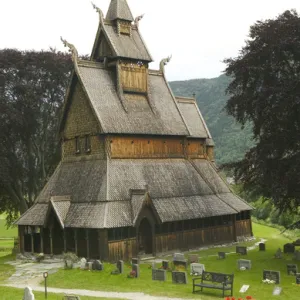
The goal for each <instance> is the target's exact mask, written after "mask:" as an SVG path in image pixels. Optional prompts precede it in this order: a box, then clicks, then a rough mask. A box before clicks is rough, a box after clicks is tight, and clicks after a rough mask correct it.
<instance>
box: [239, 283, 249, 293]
mask: <svg viewBox="0 0 300 300" xmlns="http://www.w3.org/2000/svg"><path fill="white" fill-rule="evenodd" d="M249 286H250V285H246V284H243V286H242V287H241V289H240V293H246V292H247V290H248V289H249Z"/></svg>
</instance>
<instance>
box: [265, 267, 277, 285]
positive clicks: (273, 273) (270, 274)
mask: <svg viewBox="0 0 300 300" xmlns="http://www.w3.org/2000/svg"><path fill="white" fill-rule="evenodd" d="M263 279H264V280H265V279H269V280H273V281H275V283H276V284H280V272H279V271H270V270H263Z"/></svg>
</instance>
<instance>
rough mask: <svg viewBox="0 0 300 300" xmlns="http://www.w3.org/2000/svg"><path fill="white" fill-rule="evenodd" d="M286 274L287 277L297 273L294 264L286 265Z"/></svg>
mask: <svg viewBox="0 0 300 300" xmlns="http://www.w3.org/2000/svg"><path fill="white" fill-rule="evenodd" d="M286 269H287V274H288V275H294V276H295V275H296V274H297V273H298V266H297V265H295V264H287V265H286Z"/></svg>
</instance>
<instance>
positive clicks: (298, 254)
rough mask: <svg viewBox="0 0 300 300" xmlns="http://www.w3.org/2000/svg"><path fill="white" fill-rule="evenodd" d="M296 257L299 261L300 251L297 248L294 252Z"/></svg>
mask: <svg viewBox="0 0 300 300" xmlns="http://www.w3.org/2000/svg"><path fill="white" fill-rule="evenodd" d="M294 259H295V260H297V261H299V260H300V251H298V250H296V251H295V252H294Z"/></svg>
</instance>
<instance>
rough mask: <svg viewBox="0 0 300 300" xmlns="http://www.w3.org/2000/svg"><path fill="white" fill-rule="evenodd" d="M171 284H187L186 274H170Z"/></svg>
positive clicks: (175, 272)
mask: <svg viewBox="0 0 300 300" xmlns="http://www.w3.org/2000/svg"><path fill="white" fill-rule="evenodd" d="M172 282H173V283H181V284H187V275H186V272H178V271H173V272H172Z"/></svg>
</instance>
